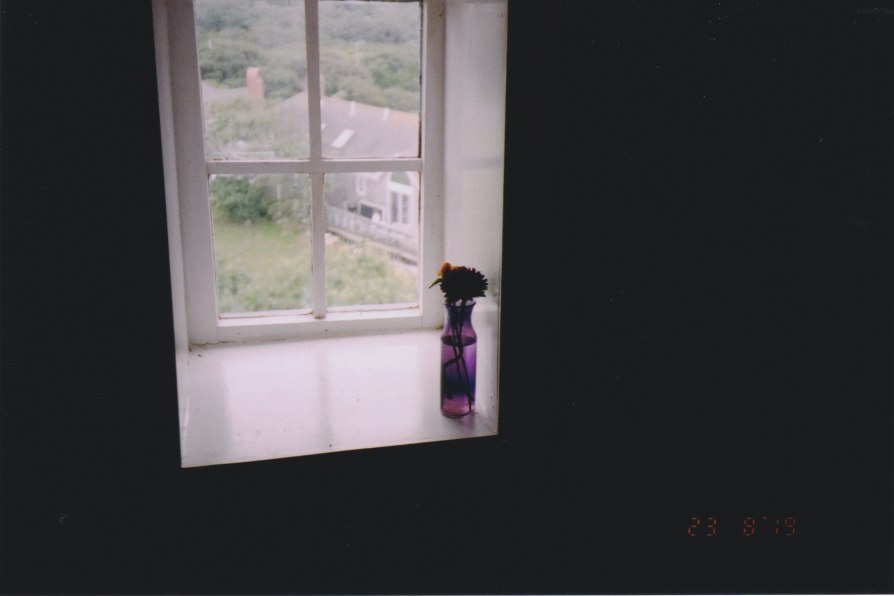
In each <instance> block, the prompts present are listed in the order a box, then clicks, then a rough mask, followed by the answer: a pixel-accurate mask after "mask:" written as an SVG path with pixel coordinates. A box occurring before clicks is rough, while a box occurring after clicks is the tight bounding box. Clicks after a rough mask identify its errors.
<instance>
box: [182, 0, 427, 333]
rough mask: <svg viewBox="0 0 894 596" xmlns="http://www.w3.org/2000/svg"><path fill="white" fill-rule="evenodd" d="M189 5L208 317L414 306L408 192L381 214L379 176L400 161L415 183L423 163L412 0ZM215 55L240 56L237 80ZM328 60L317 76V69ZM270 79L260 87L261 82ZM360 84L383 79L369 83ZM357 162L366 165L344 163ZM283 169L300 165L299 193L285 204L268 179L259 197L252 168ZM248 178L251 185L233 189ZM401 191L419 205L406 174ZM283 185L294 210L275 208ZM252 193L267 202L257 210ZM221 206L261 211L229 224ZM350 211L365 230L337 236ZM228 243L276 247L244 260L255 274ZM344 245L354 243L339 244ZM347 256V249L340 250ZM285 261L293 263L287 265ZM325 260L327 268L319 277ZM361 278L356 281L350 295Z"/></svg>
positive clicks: (383, 194) (258, 173)
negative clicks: (210, 267)
mask: <svg viewBox="0 0 894 596" xmlns="http://www.w3.org/2000/svg"><path fill="white" fill-rule="evenodd" d="M194 14H195V33H194V34H195V39H196V47H197V58H198V62H199V72H200V77H201V83H200V90H201V94H202V98H203V100H202V104H201V105H202V114H203V115H202V124H203V128H204V155H205V159H206V164H207V168H208V172H207V173H208V181H209V187H210V190H211V192H209V193H208V197H209V202H210V204H211V213H212V217H211V219H212V220H213V224H212V225H213V227H214V228H215V232H214V234H213V239H212V242H211V251H212V252H213V253H214V260H215V261H216V264H217V266H216V267H215V273H216V282H215V285H216V288H217V293H216V296H215V300H216V304H217V308H216V316H223V317H228V318H232V317H234V316H235V317H238V316H239V314H240V313H258V312H260V313H262V314H264V315H274V314H283V315H288V316H293V315H296V314H302V313H308V314H311V313H312V314H313V316H314V317H316V318H325V317H326V314H327V312H328V311H329V308H328V304H327V301H328V300H329V299H331V300H333V301H334V303H333V306H335V307H338V308H337V309H338V310H339V311H343V310H344V308H345V307H355V308H360V309H363V308H364V307H366V306H370V305H375V306H379V307H380V306H381V305H383V304H392V305H393V306H394V307H395V308H406V307H408V306H410V307H418V306H419V302H420V301H419V267H418V262H419V259H420V252H421V251H420V228H419V220H418V213H417V214H416V217H415V220H414V221H413V222H412V223H411V216H410V207H409V205H410V201H409V196H408V197H407V200H406V201H405V204H404V205H403V206H402V207H401V208H400V216H399V222H397V221H395V220H394V218H391V219H389V218H388V217H387V214H388V211H387V209H388V206H389V200H390V198H389V197H390V194H389V189H388V186H387V185H385V184H383V183H382V182H383V181H385V180H388V179H390V177H389V172H390V171H392V169H394V170H408V173H409V174H411V175H412V176H413V177H415V179H416V180H418V179H419V177H420V176H419V175H420V173H421V172H422V169H423V162H422V160H421V159H419V156H420V153H421V151H420V136H421V134H420V117H419V112H420V109H419V108H420V106H421V99H420V98H421V95H422V86H421V73H422V68H421V63H422V60H421V55H422V54H423V52H422V49H423V48H422V37H423V36H422V31H421V29H422V11H421V3H419V2H389V1H377V0H361V1H355V0H307V3H306V4H305V3H304V2H300V1H299V2H298V3H283V2H279V1H277V0H254V1H252V2H244V3H231V2H220V1H219V0H196V2H195V13H194ZM376 24H378V26H379V29H378V30H376V28H375V26H374V25H376ZM302 27H303V29H302ZM398 42H399V43H398ZM253 43H254V44H255V45H252V44H253ZM227 52H230V53H231V54H232V53H233V52H236V54H237V58H238V59H236V60H235V62H237V63H240V61H241V63H240V64H239V67H240V68H243V69H244V71H245V75H244V83H243V81H242V80H240V79H239V76H238V68H236V67H232V65H230V66H231V68H229V70H228V69H226V68H222V67H221V62H222V61H224V60H223V59H222V58H221V57H222V56H224V57H225V56H226V55H227ZM327 69H328V72H329V73H330V75H331V76H330V78H329V80H327V78H326V75H325V72H321V71H325V70H327ZM285 71H288V72H285ZM270 75H272V76H273V79H274V81H273V82H274V84H273V85H270V84H269V82H268V81H267V78H268V76H270ZM320 75H322V76H320ZM302 77H303V80H301V79H302ZM389 77H390V78H389ZM314 81H319V83H318V84H314ZM371 81H372V82H376V81H378V82H379V83H382V84H386V85H387V86H386V87H385V88H381V89H378V91H376V89H371V87H370V82H371ZM383 81H384V83H383ZM386 91H387V93H386ZM330 92H331V93H332V95H331V96H330V95H327V93H330ZM360 100H364V101H368V102H375V103H378V104H380V105H371V104H368V103H364V101H360ZM399 108H405V109H410V110H412V111H410V112H405V111H402V110H401V109H399ZM327 120H328V121H327ZM358 157H362V158H364V159H365V160H367V163H364V162H363V160H360V161H358V160H356V159H353V158H358ZM344 158H351V160H346V159H344ZM369 161H374V162H375V163H376V165H379V166H383V168H382V171H380V172H370V171H369V167H370V165H371V164H370V163H369ZM352 170H357V171H352ZM284 173H289V174H293V173H294V174H297V173H306V174H309V176H305V177H304V180H305V182H308V183H306V184H303V185H301V186H300V188H301V189H303V190H302V191H296V188H298V187H296V186H295V185H291V186H288V188H289V189H290V193H291V194H289V197H288V198H286V199H283V198H282V197H281V193H282V186H281V185H280V186H276V189H277V192H278V193H280V194H277V195H274V196H271V195H270V193H269V192H267V193H266V194H264V193H259V188H265V187H266V188H267V189H268V190H269V188H270V185H267V184H263V183H261V180H263V179H264V176H265V175H266V176H267V177H271V176H274V175H283V174H284ZM352 176H356V179H357V182H356V183H355V184H354V185H353V190H354V193H353V194H354V195H355V197H353V198H351V208H352V210H351V212H349V213H345V212H344V209H343V207H345V205H344V204H343V203H344V200H343V198H339V194H338V193H339V192H342V193H346V194H350V193H349V190H350V188H351V186H349V185H347V184H338V183H339V182H340V181H341V180H342V179H349V178H351V177H352ZM249 179H250V180H252V183H251V184H248V185H246V184H245V181H246V180H249ZM361 179H362V180H363V182H362V183H361V182H360V180H361ZM376 179H379V184H376ZM224 182H227V183H228V186H229V188H230V189H231V190H232V188H234V187H236V186H238V185H239V184H243V186H246V188H247V190H246V193H245V194H244V201H245V202H246V203H247V204H246V205H236V206H235V207H233V206H232V205H229V207H230V210H229V211H223V208H222V206H221V205H222V204H223V203H226V199H230V202H231V203H232V199H233V197H232V194H233V193H229V195H228V196H226V197H223V198H222V197H221V196H219V195H225V194H226V193H225V192H224V190H222V188H224V187H226V185H223V183H224ZM215 185H217V186H216V187H215ZM222 185H223V186H222ZM215 188H217V193H215V192H214V191H215ZM410 190H411V191H413V192H415V197H416V198H415V201H414V204H415V205H416V206H417V207H418V206H419V205H420V202H421V200H422V198H421V194H422V193H421V192H420V188H419V185H418V183H417V184H416V187H415V189H410ZM376 192H377V193H378V195H375V193H376ZM295 194H300V195H301V205H302V210H301V214H300V216H298V217H296V215H297V214H296V213H295V211H294V209H289V208H288V207H289V206H290V205H292V204H294V203H295V202H296V200H295V198H294V197H293V196H292V195H295ZM360 195H363V201H360V200H359V198H360ZM259 202H261V203H265V202H270V203H272V204H273V205H272V206H270V207H269V208H268V207H266V206H265V205H258V203H259ZM284 207H285V209H284ZM304 207H306V208H304ZM234 211H235V212H247V213H255V214H256V215H259V216H260V218H258V220H257V221H252V218H251V217H250V216H245V215H242V216H239V217H242V218H243V219H245V220H247V221H245V223H246V226H247V227H252V228H253V229H252V230H248V229H242V230H235V232H236V233H234V229H233V226H232V224H233V223H234V222H233V221H232V220H233V219H234V217H233V212H234ZM416 211H418V209H417V210H416ZM284 212H285V214H284ZM357 216H359V218H360V219H358V217H357ZM351 218H354V219H356V220H357V221H359V222H360V223H361V224H366V225H363V226H358V225H353V226H351V227H352V229H351V230H348V231H349V232H350V233H345V232H346V230H345V226H344V225H342V226H341V227H340V228H339V227H336V225H335V224H338V223H341V224H344V223H345V221H346V220H348V219H351ZM235 219H238V217H236V218H235ZM398 223H400V226H399V227H400V230H397V229H396V227H398V226H397V225H396V224H398ZM357 230H361V233H358V232H357ZM250 232H253V234H252V233H250ZM364 233H365V234H367V236H364V235H363V234H364ZM290 234H291V235H292V237H290ZM294 236H302V238H300V239H299V238H296V237H294ZM252 237H254V239H255V240H254V244H252V243H251V242H250V240H251V238H252ZM273 237H275V238H273ZM383 238H385V239H386V240H387V242H382V239H383ZM275 240H278V241H279V244H277V242H275ZM233 241H237V242H241V243H243V244H244V245H245V246H248V248H249V250H247V251H246V254H251V253H252V252H254V251H255V249H256V248H257V246H264V245H270V244H272V245H275V246H280V245H281V246H280V248H277V249H276V250H282V251H284V252H283V253H282V254H273V255H270V258H269V262H268V264H269V265H270V266H269V267H266V266H263V265H257V264H256V266H255V267H254V269H255V271H254V272H246V271H243V270H239V269H238V267H234V265H233V261H234V260H237V261H238V260H240V259H234V258H232V256H231V255H232V253H234V252H239V251H238V248H234V247H233V246H231V245H230V244H227V243H232V242H233ZM246 243H247V244H246ZM346 243H354V246H353V247H349V248H351V249H352V250H351V251H348V250H346V247H345V246H344V245H345V244H346ZM286 245H289V247H288V248H286ZM258 250H261V249H258ZM219 252H220V253H223V255H221V254H218V253H219ZM274 252H276V251H274ZM349 252H350V253H352V256H351V257H350V258H347V257H346V255H347V254H349ZM228 255H230V256H228ZM308 255H310V256H309V258H308ZM242 257H243V258H242V259H241V260H243V261H245V260H251V259H249V258H248V257H247V256H245V255H242ZM255 261H256V263H257V261H258V260H257V259H256V260H255ZM308 265H309V267H308ZM291 266H296V267H299V268H300V270H299V271H291V270H290V269H289V267H291ZM328 267H332V268H333V269H332V271H330V272H328V273H327V268H328ZM283 268H285V269H283ZM234 269H235V270H234ZM262 270H263V271H262ZM277 271H278V273H277ZM409 278H412V279H409ZM264 280H266V282H265V281H264ZM408 280H409V281H408ZM360 287H366V288H367V289H366V290H365V291H359V290H358V288H360ZM265 288H266V290H265ZM348 296H352V297H353V298H350V299H349V298H347V297H348ZM205 303H206V304H207V303H208V300H205Z"/></svg>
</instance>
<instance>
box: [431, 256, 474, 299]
mask: <svg viewBox="0 0 894 596" xmlns="http://www.w3.org/2000/svg"><path fill="white" fill-rule="evenodd" d="M439 284H440V286H441V291H442V292H443V293H444V301H445V302H447V303H448V304H454V303H456V302H460V301H462V302H468V301H469V300H472V299H473V298H477V297H479V296H481V297H484V291H485V290H486V289H487V279H486V278H485V277H484V274H482V273H481V272H480V271H478V270H477V269H473V268H471V267H463V266H457V265H451V264H450V263H447V262H445V263H444V264H443V265H441V268H440V269H438V278H437V279H435V281H433V282H432V283H431V285H430V286H428V287H429V288H432V287H434V286H436V285H439Z"/></svg>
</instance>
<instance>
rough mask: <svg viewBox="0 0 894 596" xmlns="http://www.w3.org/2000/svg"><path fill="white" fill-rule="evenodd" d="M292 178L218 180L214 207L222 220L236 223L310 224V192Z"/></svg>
mask: <svg viewBox="0 0 894 596" xmlns="http://www.w3.org/2000/svg"><path fill="white" fill-rule="evenodd" d="M297 180H299V181H304V182H305V184H301V183H300V182H299V183H296V179H295V178H293V177H289V176H215V177H214V178H213V179H212V181H211V205H212V207H213V208H214V209H215V210H216V212H217V213H218V214H219V215H220V217H222V218H224V219H226V220H227V221H229V222H233V223H246V222H249V223H250V222H254V221H276V222H280V223H293V224H294V223H304V222H306V221H307V220H308V216H307V213H308V205H309V199H308V194H309V193H308V190H307V185H306V180H305V179H304V178H303V177H302V178H297Z"/></svg>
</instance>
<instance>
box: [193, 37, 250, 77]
mask: <svg viewBox="0 0 894 596" xmlns="http://www.w3.org/2000/svg"><path fill="white" fill-rule="evenodd" d="M260 61H261V50H260V48H258V47H257V46H256V45H255V44H253V43H251V42H249V41H245V40H242V39H233V38H230V37H225V36H221V37H219V38H217V39H215V40H214V41H213V42H212V43H211V44H210V45H205V46H204V47H201V48H200V49H199V64H200V65H201V72H202V79H203V80H206V81H207V80H211V81H214V82H215V83H216V84H217V85H218V86H220V87H242V86H244V85H245V71H246V70H247V69H248V68H249V67H251V66H257V65H258V63H259V62H260Z"/></svg>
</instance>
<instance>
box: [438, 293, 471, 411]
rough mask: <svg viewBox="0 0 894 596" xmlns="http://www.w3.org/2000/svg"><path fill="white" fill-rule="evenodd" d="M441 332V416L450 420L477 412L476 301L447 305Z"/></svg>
mask: <svg viewBox="0 0 894 596" xmlns="http://www.w3.org/2000/svg"><path fill="white" fill-rule="evenodd" d="M444 306H445V307H446V310H447V313H446V314H447V316H446V319H445V321H444V331H443V332H442V333H441V413H442V414H444V415H445V416H450V417H451V418H459V417H461V416H466V415H468V414H471V413H472V412H474V411H475V366H476V363H477V362H476V351H477V347H478V343H477V342H478V336H477V334H476V333H475V329H474V327H472V309H473V308H474V307H475V302H474V301H469V302H458V303H454V304H445V305H444Z"/></svg>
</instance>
